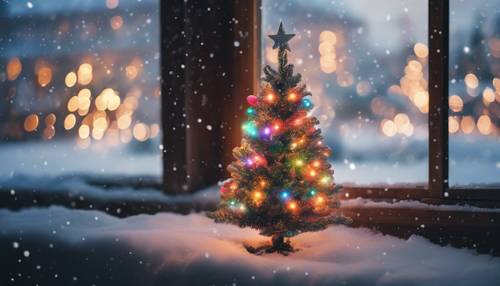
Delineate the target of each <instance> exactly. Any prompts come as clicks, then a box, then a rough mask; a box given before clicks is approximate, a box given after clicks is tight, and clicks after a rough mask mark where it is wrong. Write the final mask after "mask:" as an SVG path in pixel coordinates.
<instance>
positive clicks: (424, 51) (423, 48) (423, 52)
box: [413, 43, 429, 59]
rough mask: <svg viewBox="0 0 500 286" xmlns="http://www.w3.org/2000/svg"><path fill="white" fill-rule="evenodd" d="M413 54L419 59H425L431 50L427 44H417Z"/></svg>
mask: <svg viewBox="0 0 500 286" xmlns="http://www.w3.org/2000/svg"><path fill="white" fill-rule="evenodd" d="M413 52H415V55H416V56H417V57H419V58H421V59H423V58H426V57H427V56H428V55H429V48H427V45H425V44H422V43H416V44H415V46H414V47H413Z"/></svg>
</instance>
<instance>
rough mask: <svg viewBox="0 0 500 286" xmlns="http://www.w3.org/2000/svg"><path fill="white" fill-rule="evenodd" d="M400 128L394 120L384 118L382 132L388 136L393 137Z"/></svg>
mask: <svg viewBox="0 0 500 286" xmlns="http://www.w3.org/2000/svg"><path fill="white" fill-rule="evenodd" d="M397 131H398V129H397V127H396V124H394V122H393V121H392V120H384V121H382V132H383V133H384V134H385V135H386V136H388V137H392V136H394V135H396V133H397Z"/></svg>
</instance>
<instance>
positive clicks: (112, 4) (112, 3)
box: [106, 0, 120, 9]
mask: <svg viewBox="0 0 500 286" xmlns="http://www.w3.org/2000/svg"><path fill="white" fill-rule="evenodd" d="M118 4H120V0H106V7H107V8H108V9H115V8H116V7H118Z"/></svg>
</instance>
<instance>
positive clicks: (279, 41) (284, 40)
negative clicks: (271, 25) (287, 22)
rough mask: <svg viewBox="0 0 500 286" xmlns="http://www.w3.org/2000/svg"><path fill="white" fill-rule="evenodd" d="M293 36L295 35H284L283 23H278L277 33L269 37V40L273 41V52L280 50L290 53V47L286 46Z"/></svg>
mask: <svg viewBox="0 0 500 286" xmlns="http://www.w3.org/2000/svg"><path fill="white" fill-rule="evenodd" d="M294 36H295V34H285V30H284V29H283V23H282V22H280V27H279V29H278V33H277V34H276V35H269V38H271V39H272V40H273V41H274V45H273V50H274V49H277V48H280V49H287V50H289V51H291V50H290V47H289V46H288V41H290V40H291V39H292V38H293V37H294Z"/></svg>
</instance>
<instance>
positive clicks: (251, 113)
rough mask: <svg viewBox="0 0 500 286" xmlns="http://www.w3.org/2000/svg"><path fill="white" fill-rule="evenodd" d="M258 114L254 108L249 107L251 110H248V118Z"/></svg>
mask: <svg viewBox="0 0 500 286" xmlns="http://www.w3.org/2000/svg"><path fill="white" fill-rule="evenodd" d="M256 113H257V112H256V111H255V108H253V107H249V108H247V115H248V116H252V117H253V116H255V115H256Z"/></svg>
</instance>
